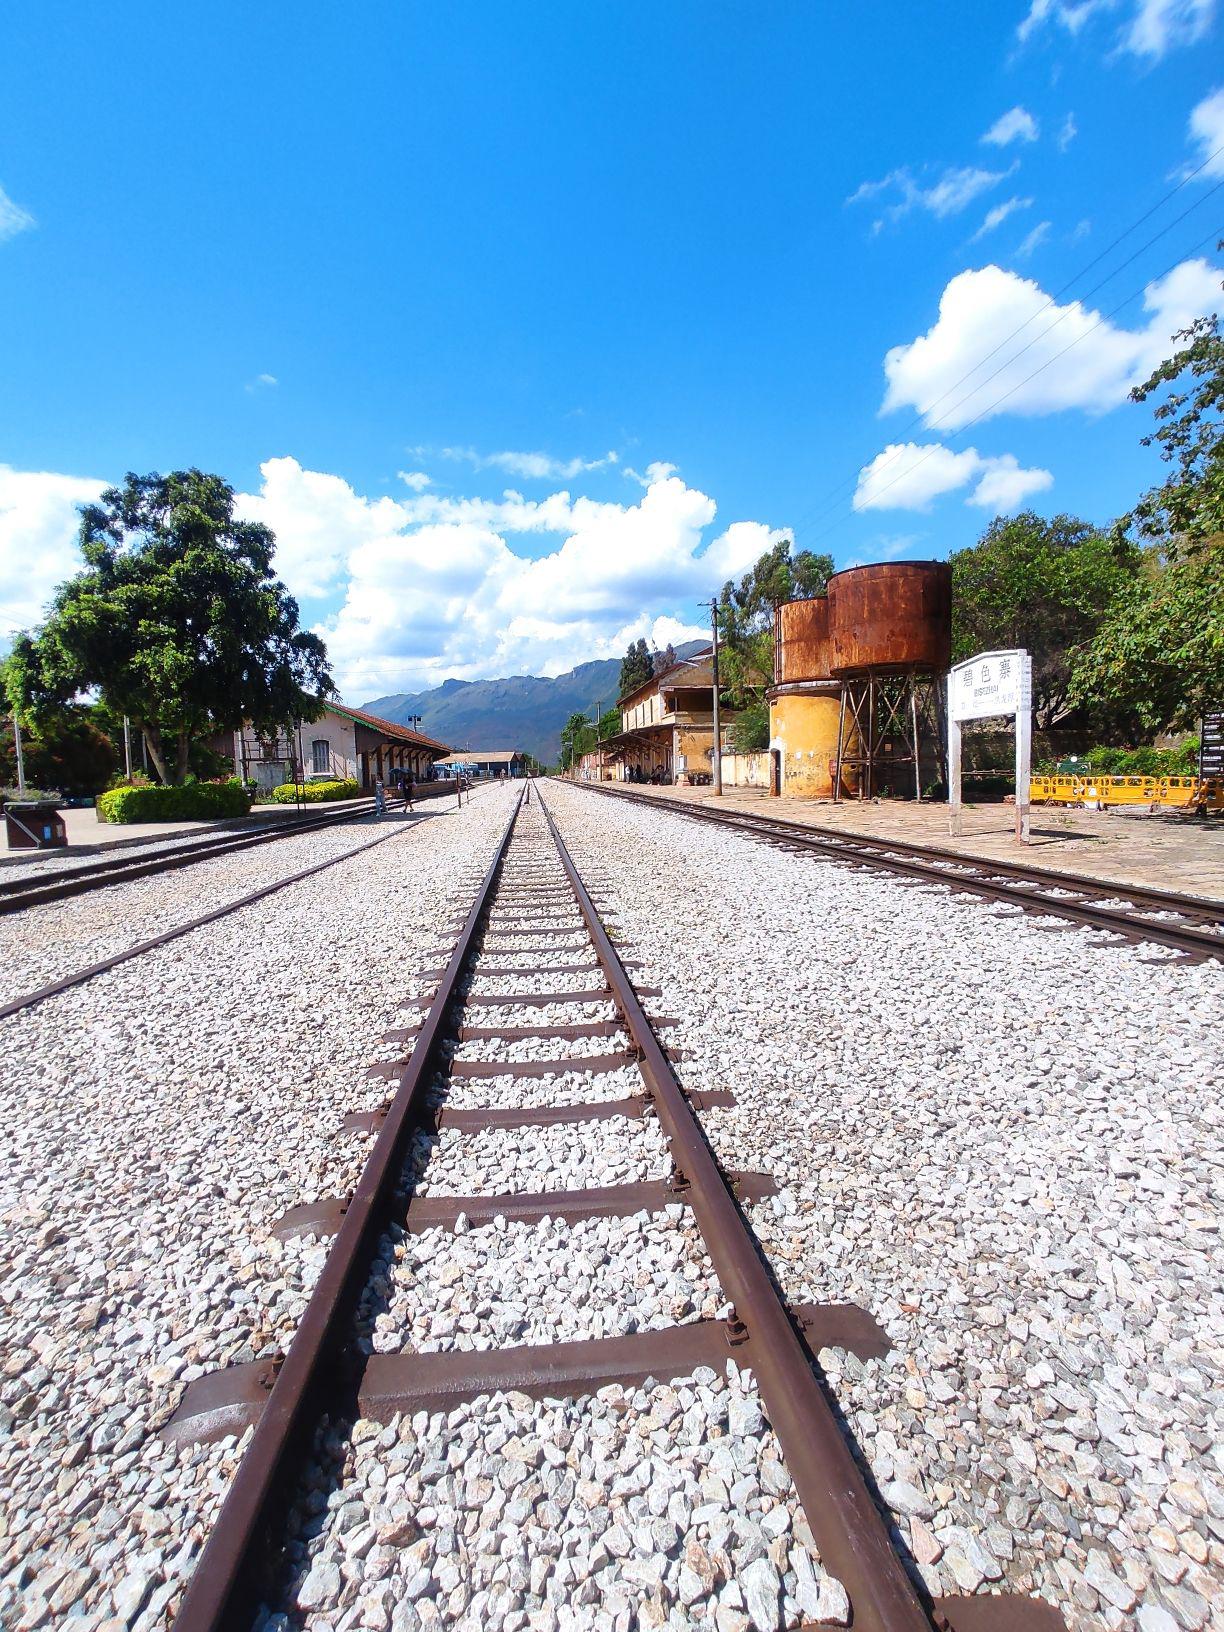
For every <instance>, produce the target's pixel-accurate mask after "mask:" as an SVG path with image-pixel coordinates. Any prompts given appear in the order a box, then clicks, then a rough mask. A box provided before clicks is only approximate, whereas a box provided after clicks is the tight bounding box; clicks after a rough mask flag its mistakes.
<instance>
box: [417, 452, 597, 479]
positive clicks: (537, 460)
mask: <svg viewBox="0 0 1224 1632" xmlns="http://www.w3.org/2000/svg"><path fill="white" fill-rule="evenodd" d="M413 451H414V452H423V451H425V450H423V449H414V450H413ZM438 451H439V453H440V454H441V455H442V457H443V458H444V459H456V460H461V461H462V462H463V463H464V464H468V465H471V466H472V467H473V468H474V469H475V470H504V471H505V472H506V474H507V475H508V476H524V477H527V478H528V479H529V480H531V481H540V482H545V481H548V482H568V481H572V480H573V478H574V477H575V476H581V475H582V474H583V473H584V472H585V471H588V470H604V469H606V467H607V466H608V465H615V464H616V463H617V462H618V460H619V457H620V456H619V454H617V453H615V452H608V453H605V454H604V456H603V458H602V459H554V458H553V457H552V456H551V455H550V454H547V453H516V452H514V451H513V450H510V449H507V450H506V451H504V452H502V453H477V451H476V449H475V448H439V450H438Z"/></svg>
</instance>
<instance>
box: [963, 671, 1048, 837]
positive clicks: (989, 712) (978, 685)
mask: <svg viewBox="0 0 1224 1632" xmlns="http://www.w3.org/2000/svg"><path fill="white" fill-rule="evenodd" d="M1009 717H1010V718H1012V719H1014V720H1015V722H1016V837H1017V839H1019V841H1020V842H1021V843H1022V844H1027V843H1028V842H1029V782H1030V772H1031V770H1032V754H1033V749H1032V742H1033V660H1032V658H1031V657H1030V656H1029V654H1028V653H1027V652H1024V651H1014V652H979V653H978V654H977V656H976V657H970V658H968V659H966V661H965V662H964V663H958V664H956V666H955V668H953V669H952V670H951V671H950V672H949V674H948V817H949V823H948V825H949V827H950V829H951V831H952V833H953V834H954V835H955V834H958V833H959V832H960V830H961V813H962V809H963V806H962V802H961V725H962V723H963V722H964V721H966V720H993V719H999V718H1009Z"/></svg>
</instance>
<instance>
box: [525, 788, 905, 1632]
mask: <svg viewBox="0 0 1224 1632" xmlns="http://www.w3.org/2000/svg"><path fill="white" fill-rule="evenodd" d="M540 808H541V809H542V810H543V812H544V816H545V819H546V820H547V822H548V826H549V829H550V831H551V833H552V837H553V840H554V842H555V844H556V846H557V853H558V855H559V856H560V858H561V864H562V866H563V867H564V869H565V872H566V876H567V877H568V879H569V881H570V886H571V888H572V889H573V891H574V896H575V899H576V900H577V902H578V907H579V910H580V912H581V913H582V917H583V920H584V922H585V923H586V927H587V932H588V934H589V935H590V937H591V941H592V943H593V945H594V947H595V952H596V955H597V957H598V958H599V961H600V963H601V964H602V965H603V968H604V973H605V976H606V978H607V981H608V986H609V989H610V990H611V992H612V997H613V1001H614V1002H615V1003H616V1005H617V1008H618V1009H619V1010H620V1012H621V1014H622V1016H623V1017H624V1021H625V1026H626V1029H627V1030H628V1032H629V1035H630V1037H631V1038H632V1040H633V1043H634V1046H635V1047H636V1049H637V1050H638V1053H639V1059H638V1066H639V1069H640V1071H641V1073H642V1077H643V1079H644V1081H645V1084H646V1088H647V1090H648V1092H649V1094H650V1096H651V1098H652V1100H653V1102H654V1106H655V1110H656V1112H657V1114H658V1117H659V1121H660V1123H661V1124H662V1126H663V1129H664V1132H665V1133H666V1135H667V1139H668V1144H669V1146H670V1150H671V1157H672V1161H673V1163H674V1164H675V1167H676V1170H677V1179H678V1181H679V1182H680V1184H681V1185H682V1188H681V1189H680V1191H679V1192H678V1199H682V1200H684V1201H685V1202H686V1203H687V1204H688V1206H689V1207H691V1209H692V1211H693V1214H694V1216H695V1217H696V1220H697V1224H698V1227H699V1229H700V1230H701V1234H702V1238H703V1240H704V1242H705V1246H706V1249H707V1251H708V1252H709V1254H710V1258H711V1260H712V1262H713V1264H714V1268H715V1270H716V1271H717V1274H718V1279H719V1281H720V1283H721V1285H722V1288H723V1291H724V1292H725V1293H726V1295H727V1297H728V1298H729V1299H730V1301H731V1303H732V1304H733V1305H734V1309H735V1317H734V1318H735V1321H736V1322H742V1324H743V1327H744V1329H745V1333H746V1337H745V1340H744V1345H743V1353H742V1359H743V1362H744V1363H747V1364H750V1365H751V1366H752V1368H753V1370H754V1372H755V1373H756V1376H757V1380H758V1382H759V1384H760V1389H761V1395H762V1397H763V1399H764V1401H765V1406H766V1409H767V1411H768V1413H769V1420H770V1422H771V1423H772V1424H773V1427H774V1430H775V1432H776V1433H777V1435H778V1439H779V1441H780V1442H781V1445H782V1452H783V1456H784V1457H785V1460H786V1465H787V1467H788V1469H789V1470H790V1474H791V1478H792V1479H793V1480H794V1483H795V1489H796V1490H797V1491H798V1493H799V1499H800V1501H801V1502H802V1503H803V1510H804V1513H805V1514H806V1516H807V1521H808V1524H809V1526H810V1527H811V1531H812V1535H813V1537H814V1538H815V1541H816V1546H817V1548H818V1550H819V1552H820V1558H821V1562H822V1564H824V1565H825V1566H826V1568H828V1569H829V1570H830V1572H831V1573H832V1574H834V1575H836V1576H837V1577H838V1578H839V1579H840V1581H841V1582H842V1585H843V1586H844V1587H845V1588H846V1591H847V1592H848V1593H849V1595H850V1600H851V1604H852V1606H853V1612H854V1623H853V1624H854V1626H855V1628H856V1632H930V1629H931V1628H932V1627H933V1626H935V1625H936V1622H935V1620H934V1618H933V1615H932V1614H931V1613H930V1612H929V1611H928V1609H927V1607H926V1605H925V1604H924V1602H923V1600H922V1598H921V1596H920V1595H919V1592H918V1589H917V1588H916V1587H915V1585H914V1583H913V1582H912V1581H911V1580H910V1577H909V1575H908V1573H907V1571H906V1569H905V1566H904V1564H903V1563H902V1561H901V1559H900V1558H899V1557H898V1555H897V1552H896V1550H895V1549H894V1547H893V1544H892V1541H891V1538H890V1536H889V1531H888V1527H887V1525H886V1524H885V1522H884V1520H883V1518H882V1517H881V1515H880V1512H879V1510H878V1508H877V1507H876V1505H875V1503H874V1501H873V1500H872V1497H871V1493H870V1491H869V1490H868V1488H867V1484H866V1481H865V1480H864V1478H863V1475H862V1473H861V1472H860V1471H859V1468H858V1466H857V1464H856V1463H855V1460H854V1457H853V1454H852V1453H851V1450H850V1447H849V1445H848V1443H847V1441H846V1438H845V1435H844V1434H843V1432H842V1430H841V1428H840V1426H839V1424H838V1421H837V1418H836V1417H835V1415H834V1413H833V1410H832V1408H831V1406H830V1404H829V1401H828V1399H827V1397H826V1395H825V1392H824V1389H823V1388H822V1387H821V1384H820V1382H819V1381H818V1379H817V1377H816V1374H815V1372H814V1370H813V1368H812V1364H811V1360H810V1359H809V1356H808V1352H807V1349H806V1347H805V1345H804V1343H803V1341H802V1339H801V1337H800V1335H799V1333H798V1331H797V1330H796V1328H795V1325H794V1323H793V1321H792V1319H791V1316H790V1313H789V1311H788V1309H787V1307H786V1305H785V1303H784V1302H783V1300H782V1298H781V1296H780V1294H779V1292H778V1290H777V1287H776V1286H775V1284H774V1281H773V1278H772V1276H771V1274H770V1272H769V1270H768V1269H767V1268H766V1265H765V1263H764V1260H763V1259H762V1257H761V1254H760V1251H759V1248H758V1246H757V1243H756V1238H755V1236H754V1235H753V1233H752V1231H751V1229H750V1228H749V1226H748V1224H747V1222H746V1220H745V1219H744V1216H743V1214H742V1212H741V1211H740V1208H739V1205H738V1203H737V1202H736V1200H735V1198H734V1196H733V1195H732V1193H731V1191H730V1189H729V1188H728V1186H727V1182H726V1180H725V1179H724V1177H723V1174H722V1171H721V1169H720V1168H719V1165H718V1162H717V1161H716V1159H715V1157H714V1153H713V1151H712V1150H711V1148H710V1145H709V1143H708V1141H707V1140H706V1137H705V1134H704V1133H703V1131H702V1128H701V1124H700V1123H699V1121H698V1120H697V1117H696V1115H695V1114H694V1112H693V1109H692V1107H691V1106H690V1105H689V1102H688V1100H687V1099H686V1097H685V1094H684V1091H683V1089H682V1088H681V1086H680V1083H679V1080H678V1078H677V1077H676V1073H675V1071H674V1070H673V1069H672V1066H671V1063H670V1061H669V1060H668V1058H667V1055H666V1053H665V1052H664V1049H663V1046H662V1045H661V1044H660V1042H659V1040H658V1038H657V1037H656V1036H655V1034H654V1029H653V1027H652V1026H651V1024H650V1020H649V1018H648V1017H647V1015H646V1011H645V1010H644V1009H643V1008H642V1005H641V1003H640V1001H639V999H638V996H637V993H636V992H635V990H634V987H633V983H632V981H631V980H630V978H629V976H628V974H627V973H626V972H625V969H624V966H623V965H622V963H621V960H620V955H619V953H618V952H617V950H616V948H615V947H614V946H613V944H612V942H611V940H610V939H609V938H608V935H607V932H606V931H605V929H604V927H603V923H602V921H601V919H600V916H599V913H598V912H597V911H596V909H595V904H594V902H593V901H592V900H591V897H590V895H589V894H588V893H587V890H586V887H585V885H584V884H583V882H582V879H581V877H580V876H579V873H578V869H577V868H576V867H575V865H574V861H573V858H572V857H571V855H570V853H569V850H568V849H567V848H566V845H565V841H564V840H563V839H562V837H561V834H560V832H559V831H558V828H557V824H556V822H555V821H554V820H553V817H552V812H551V811H550V810H549V809H548V806H547V804H546V803H545V801H544V799H543V798H542V797H541V799H540Z"/></svg>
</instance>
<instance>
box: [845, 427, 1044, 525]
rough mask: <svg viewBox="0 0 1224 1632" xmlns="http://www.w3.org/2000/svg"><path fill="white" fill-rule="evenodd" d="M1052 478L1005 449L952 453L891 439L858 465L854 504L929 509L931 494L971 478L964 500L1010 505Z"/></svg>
mask: <svg viewBox="0 0 1224 1632" xmlns="http://www.w3.org/2000/svg"><path fill="white" fill-rule="evenodd" d="M1053 481H1054V478H1053V476H1051V474H1050V472H1049V471H1048V470H1039V469H1029V470H1026V469H1024V468H1023V467H1022V466H1021V465H1020V464H1019V462H1018V461H1017V459H1016V457H1015V455H1014V454H1011V453H1003V454H996V455H983V454H980V453H979V452H978V451H977V449H976V448H965V449H964V451H963V452H961V453H956V452H955V451H954V450H953V449H952V448H947V447H944V445H943V444H942V443H941V442H931V443H927V444H925V445H921V444H919V443H917V442H893V443H890V444H889V446H888V447H886V448H885V449H884V451H883V452H882V453H878V454H877V455H876V456H875V458H874V459H873V460H872V461H871V463H870V464H869V465H864V466H863V468H862V470H860V471H859V477H858V486H857V487H856V488H855V492H854V508H855V509H856V510H929V509H930V508H931V504H932V502H933V501H934V500H935V499H937V498H941V497H942V496H943V495H944V494H945V493H955V492H957V491H958V490H959V489H960V488H964V487H969V486H970V485H971V484H972V491H971V492H970V493H969V494H968V496H967V497H966V499H965V503H966V504H973V505H979V506H981V507H982V508H988V509H993V510H1013V509H1015V508H1016V507H1017V506H1018V505H1019V504H1021V503H1022V502H1023V501H1024V500H1025V499H1026V498H1027V497H1028V496H1029V495H1030V494H1032V493H1041V492H1044V490H1045V489H1046V488H1048V487H1050V486H1052V485H1053Z"/></svg>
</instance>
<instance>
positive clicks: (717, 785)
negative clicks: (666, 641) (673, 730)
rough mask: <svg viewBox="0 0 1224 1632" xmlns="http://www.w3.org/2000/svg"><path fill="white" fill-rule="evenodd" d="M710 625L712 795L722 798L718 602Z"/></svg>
mask: <svg viewBox="0 0 1224 1632" xmlns="http://www.w3.org/2000/svg"><path fill="white" fill-rule="evenodd" d="M710 627H711V629H712V630H713V632H714V655H713V662H712V664H711V670H712V677H713V682H714V683H713V687H712V690H713V693H714V797H715V799H721V798H722V721H721V718H720V715H719V707H718V602H717V601H716V600H711V602H710Z"/></svg>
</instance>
